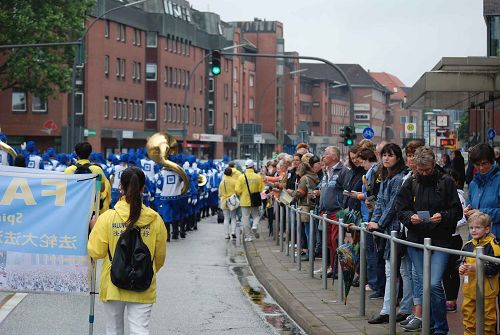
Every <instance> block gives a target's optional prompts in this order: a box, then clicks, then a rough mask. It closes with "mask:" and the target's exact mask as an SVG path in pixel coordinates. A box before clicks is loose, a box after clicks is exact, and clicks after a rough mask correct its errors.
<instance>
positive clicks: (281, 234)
mask: <svg viewBox="0 0 500 335" xmlns="http://www.w3.org/2000/svg"><path fill="white" fill-rule="evenodd" d="M274 206H275V207H274V209H275V217H276V220H275V221H274V237H275V238H276V239H277V242H276V243H277V245H280V250H281V252H283V253H285V254H286V255H287V256H290V257H291V259H292V263H297V269H298V270H302V261H301V257H300V251H301V232H302V222H301V220H300V214H305V215H308V216H309V236H310V237H309V245H308V253H309V260H308V263H309V275H310V277H311V278H313V277H314V241H315V232H316V230H315V224H314V220H318V221H319V224H318V229H319V227H321V228H322V229H321V232H322V235H321V237H322V238H321V239H322V249H321V253H322V282H323V288H324V289H327V288H328V280H327V267H328V263H327V257H328V247H327V228H328V225H329V224H335V225H338V227H339V232H338V246H340V245H342V244H344V234H345V230H346V228H347V227H348V226H349V229H350V230H358V231H359V232H360V240H359V254H360V257H359V262H360V267H359V288H360V297H359V315H360V316H365V315H366V291H365V285H366V238H367V234H372V235H374V236H378V237H380V238H383V239H386V240H388V242H389V243H390V271H391V272H390V278H391V280H390V300H391V303H390V313H389V331H390V334H396V302H397V264H398V263H397V258H398V248H397V245H398V244H402V245H406V246H410V247H413V248H418V249H422V250H423V257H424V259H423V283H422V284H423V291H422V334H423V335H429V334H430V309H431V308H430V307H431V306H430V303H431V300H430V299H431V255H432V252H433V251H439V252H445V253H447V254H452V255H458V256H465V257H473V258H475V259H476V276H477V280H476V282H477V286H476V334H477V335H484V278H485V274H484V262H485V261H487V262H493V263H497V264H500V259H498V258H495V257H491V256H486V255H484V248H483V247H477V248H476V253H472V252H465V251H460V250H454V249H448V248H442V247H437V246H433V245H432V244H431V239H430V238H425V239H424V243H423V244H419V243H413V242H409V241H406V240H402V239H400V238H398V237H397V236H398V232H397V231H392V232H391V235H386V234H383V233H380V232H370V231H367V230H366V228H365V227H366V222H364V223H362V224H361V227H359V226H355V225H347V224H345V223H343V221H342V220H339V221H335V220H330V219H328V218H327V216H326V214H323V215H322V216H320V215H316V214H314V212H313V211H310V212H304V211H301V210H300V209H298V208H296V207H295V206H293V205H292V206H289V205H283V204H280V203H279V202H278V201H275V205H274ZM296 237H297V238H296ZM290 238H291V240H290ZM283 242H284V243H283ZM296 246H297V250H298V251H297V253H296V252H295V249H296ZM290 248H291V249H292V250H291V251H290ZM297 256H298V257H297ZM332 270H333V266H332ZM337 276H338V280H337V282H338V283H339V285H338V287H337V289H338V296H339V298H340V299H343V298H344V281H343V279H342V269H341V267H340V264H339V265H338V266H337Z"/></svg>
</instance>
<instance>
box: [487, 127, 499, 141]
mask: <svg viewBox="0 0 500 335" xmlns="http://www.w3.org/2000/svg"><path fill="white" fill-rule="evenodd" d="M496 136H497V133H496V131H495V129H493V128H490V129H488V139H489V140H490V141H492V140H494V139H495V137H496Z"/></svg>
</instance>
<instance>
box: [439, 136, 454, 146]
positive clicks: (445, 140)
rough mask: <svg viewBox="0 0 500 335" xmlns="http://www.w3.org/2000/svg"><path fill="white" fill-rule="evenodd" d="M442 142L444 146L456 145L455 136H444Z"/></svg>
mask: <svg viewBox="0 0 500 335" xmlns="http://www.w3.org/2000/svg"><path fill="white" fill-rule="evenodd" d="M440 144H441V146H442V147H454V146H455V139H454V138H442V139H441V140H440Z"/></svg>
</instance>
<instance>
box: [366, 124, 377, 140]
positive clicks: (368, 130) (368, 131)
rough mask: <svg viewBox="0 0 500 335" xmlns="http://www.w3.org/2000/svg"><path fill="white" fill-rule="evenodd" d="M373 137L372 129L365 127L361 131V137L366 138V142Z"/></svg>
mask: <svg viewBox="0 0 500 335" xmlns="http://www.w3.org/2000/svg"><path fill="white" fill-rule="evenodd" d="M373 136H375V132H374V131H373V129H372V128H370V127H366V128H365V129H363V137H364V138H366V139H367V140H371V139H372V138H373Z"/></svg>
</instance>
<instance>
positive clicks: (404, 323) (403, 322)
mask: <svg viewBox="0 0 500 335" xmlns="http://www.w3.org/2000/svg"><path fill="white" fill-rule="evenodd" d="M414 317H415V315H414V314H410V315H408V316H407V317H406V319H404V320H403V321H401V322H399V325H400V326H406V325H407V324H408V323H410V321H411V320H412V319H413V318H414Z"/></svg>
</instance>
